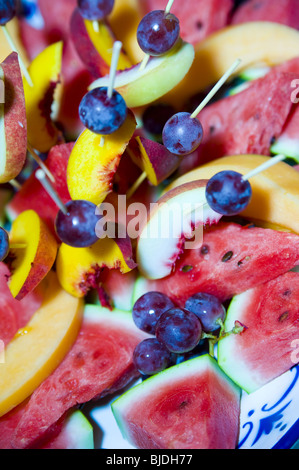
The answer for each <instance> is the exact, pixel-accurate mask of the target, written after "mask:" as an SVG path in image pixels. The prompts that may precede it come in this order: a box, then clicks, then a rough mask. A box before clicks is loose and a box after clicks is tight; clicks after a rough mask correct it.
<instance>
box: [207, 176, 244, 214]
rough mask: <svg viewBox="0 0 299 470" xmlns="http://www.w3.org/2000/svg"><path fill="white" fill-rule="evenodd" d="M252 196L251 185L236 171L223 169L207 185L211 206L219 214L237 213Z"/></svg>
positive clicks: (208, 200) (208, 199)
mask: <svg viewBox="0 0 299 470" xmlns="http://www.w3.org/2000/svg"><path fill="white" fill-rule="evenodd" d="M251 196H252V189H251V185H250V183H249V182H248V181H243V179H242V175H241V174H240V173H237V172H235V171H221V172H220V173H217V174H216V175H215V176H213V177H212V178H211V179H210V180H209V182H208V184H207V186H206V199H207V202H208V204H209V206H210V207H211V208H212V209H213V210H214V211H215V212H218V213H219V214H223V215H226V216H231V215H237V214H239V213H240V212H242V211H243V210H244V209H245V208H246V207H247V206H248V204H249V202H250V200H251Z"/></svg>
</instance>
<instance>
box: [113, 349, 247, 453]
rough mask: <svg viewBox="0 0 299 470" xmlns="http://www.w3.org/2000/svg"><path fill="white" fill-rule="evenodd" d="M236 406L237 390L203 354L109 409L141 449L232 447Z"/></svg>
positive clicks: (235, 437)
mask: <svg viewBox="0 0 299 470" xmlns="http://www.w3.org/2000/svg"><path fill="white" fill-rule="evenodd" d="M239 404H240V390H239V389H238V388H237V387H235V386H234V385H233V383H232V382H231V381H230V380H229V379H228V378H227V377H226V376H225V375H224V374H222V373H221V372H220V369H219V367H218V366H217V363H216V361H215V360H214V359H212V358H211V357H210V356H208V355H205V356H200V357H197V358H195V359H191V360H189V361H186V362H184V363H181V364H179V365H178V366H174V367H171V368H169V369H167V370H166V371H165V372H162V373H160V374H157V375H156V376H154V377H152V378H150V379H148V380H146V381H144V382H143V383H142V384H141V385H137V386H135V387H134V388H133V389H131V390H129V391H128V392H126V393H125V394H124V395H123V396H122V397H120V398H119V399H118V400H116V401H115V402H114V403H113V404H112V410H113V413H114V415H115V417H116V420H117V422H118V424H119V426H120V428H121V430H122V432H123V434H124V436H125V437H126V438H127V439H128V440H129V441H130V442H131V443H132V444H133V445H134V446H135V447H137V448H140V449H234V448H235V447H236V445H237V440H238V431H239Z"/></svg>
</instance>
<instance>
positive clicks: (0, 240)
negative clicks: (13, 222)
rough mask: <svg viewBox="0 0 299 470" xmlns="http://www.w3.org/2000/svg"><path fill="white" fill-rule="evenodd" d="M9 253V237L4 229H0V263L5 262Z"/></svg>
mask: <svg viewBox="0 0 299 470" xmlns="http://www.w3.org/2000/svg"><path fill="white" fill-rule="evenodd" d="M8 252H9V237H8V233H7V231H6V230H4V228H2V227H0V261H3V260H4V259H5V258H6V257H7V255H8Z"/></svg>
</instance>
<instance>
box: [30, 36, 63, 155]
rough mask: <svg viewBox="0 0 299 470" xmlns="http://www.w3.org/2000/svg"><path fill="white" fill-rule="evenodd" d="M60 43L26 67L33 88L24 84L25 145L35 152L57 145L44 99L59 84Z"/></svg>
mask: <svg viewBox="0 0 299 470" xmlns="http://www.w3.org/2000/svg"><path fill="white" fill-rule="evenodd" d="M62 48H63V43H62V42H61V41H60V42H57V43H54V44H52V45H51V46H48V47H47V48H46V49H45V50H44V51H43V52H41V53H40V54H39V55H38V56H37V57H36V58H35V59H34V60H33V61H32V62H31V64H30V66H29V68H28V72H29V75H30V77H31V79H32V82H33V85H34V86H33V87H31V86H30V85H28V83H27V81H26V80H23V83H24V93H25V102H26V113H27V121H28V141H29V142H30V144H31V145H32V147H34V148H35V149H36V150H38V151H40V152H47V151H48V150H50V148H51V147H52V146H53V145H55V144H56V142H57V130H56V128H55V127H54V125H53V124H52V122H51V121H50V120H49V115H47V112H48V114H50V110H49V109H47V108H48V106H49V102H48V99H45V97H46V96H47V93H49V90H50V89H51V86H53V85H54V84H56V83H57V82H58V81H59V75H60V72H61V62H62Z"/></svg>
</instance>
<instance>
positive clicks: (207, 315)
mask: <svg viewBox="0 0 299 470" xmlns="http://www.w3.org/2000/svg"><path fill="white" fill-rule="evenodd" d="M185 308H186V309H187V310H189V311H190V312H193V313H195V315H196V316H197V317H198V318H199V319H200V322H201V325H202V329H203V331H205V332H206V333H210V332H213V331H216V330H218V329H219V328H220V325H219V323H217V320H218V319H219V320H221V321H224V318H225V308H224V306H223V305H222V303H221V302H220V300H219V299H217V297H215V296H214V295H211V294H205V293H203V292H199V293H198V294H195V295H193V296H192V297H190V298H189V299H188V300H187V301H186V303H185Z"/></svg>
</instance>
